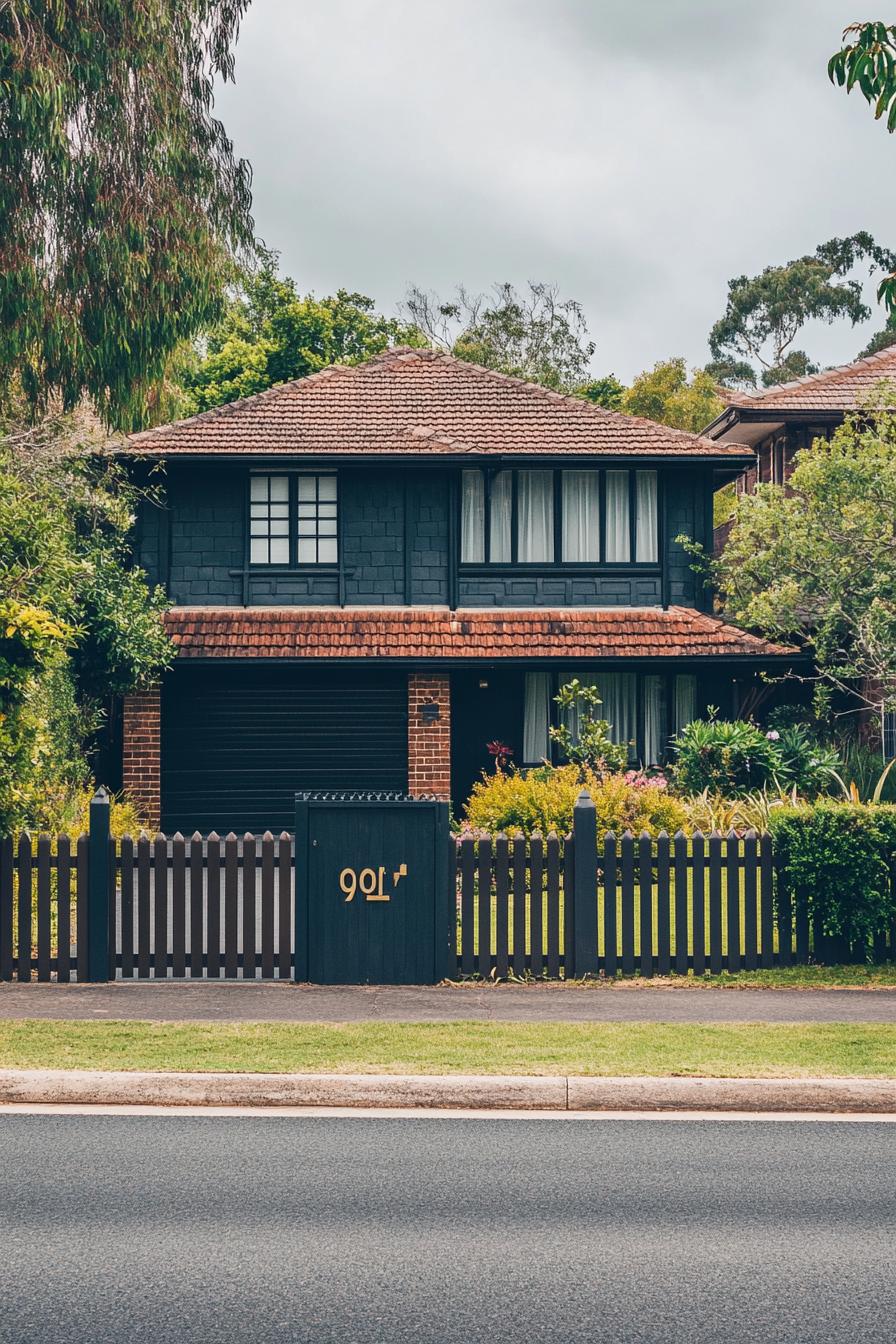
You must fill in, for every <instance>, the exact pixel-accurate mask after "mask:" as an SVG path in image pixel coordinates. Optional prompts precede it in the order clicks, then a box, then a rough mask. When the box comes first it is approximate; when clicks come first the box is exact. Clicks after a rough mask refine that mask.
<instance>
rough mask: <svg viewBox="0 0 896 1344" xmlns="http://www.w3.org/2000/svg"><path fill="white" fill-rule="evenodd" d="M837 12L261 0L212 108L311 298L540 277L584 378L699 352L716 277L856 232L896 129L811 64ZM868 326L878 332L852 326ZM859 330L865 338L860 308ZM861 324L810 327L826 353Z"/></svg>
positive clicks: (677, 2) (840, 11)
mask: <svg viewBox="0 0 896 1344" xmlns="http://www.w3.org/2000/svg"><path fill="white" fill-rule="evenodd" d="M853 17H854V15H853V5H852V3H851V2H850V0H788V3H787V5H783V6H782V5H781V3H780V0H753V3H752V4H751V5H749V6H747V5H741V4H737V5H735V4H730V3H722V2H720V0H628V3H623V2H622V0H593V2H592V3H588V0H553V3H535V0H488V3H482V0H478V3H474V2H473V0H453V3H452V4H451V5H450V6H442V5H439V4H437V3H435V0H375V3H374V2H373V0H370V2H368V0H326V2H324V0H303V2H302V3H301V4H296V3H295V2H294V0H256V3H255V5H254V6H253V8H252V9H251V10H250V12H249V15H248V17H247V19H246V21H245V24H244V30H243V35H242V38H241V41H240V45H239V48H238V51H237V84H236V86H235V87H233V88H231V87H228V88H227V89H225V90H224V91H223V92H222V95H221V97H220V100H219V111H220V113H221V115H222V117H223V119H224V121H225V124H226V125H227V127H228V130H229V131H230V132H231V134H232V135H233V136H234V139H235V141H236V145H237V149H238V151H239V152H240V153H242V154H244V155H245V156H246V157H247V158H249V159H250V161H251V162H252V164H253V167H254V172H255V213H256V220H257V224H258V231H259V233H260V234H261V235H262V236H263V237H264V238H265V240H266V241H267V242H268V243H269V244H270V245H272V246H275V247H278V248H279V249H280V250H281V251H282V253H283V262H284V267H285V269H287V270H288V271H289V272H290V273H291V274H293V275H295V276H296V277H297V279H298V280H299V282H300V284H301V285H302V286H304V287H306V288H308V289H315V290H317V291H318V292H326V291H331V290H333V289H335V288H336V287H338V286H339V285H346V286H348V287H350V288H352V289H360V290H362V291H364V292H366V293H369V294H371V295H373V297H374V298H375V299H376V301H377V302H378V303H379V304H380V305H381V306H382V307H383V308H392V307H393V306H394V305H395V303H396V302H397V301H398V300H399V299H400V298H401V297H402V295H403V293H404V291H405V289H406V287H407V285H408V283H410V282H415V283H417V284H420V285H421V286H423V287H424V288H432V289H436V290H439V291H445V290H447V289H449V288H450V287H452V286H453V285H454V284H456V283H457V282H459V281H463V282H465V283H466V284H467V285H469V286H470V287H471V288H486V287H488V286H489V285H490V284H491V283H492V282H493V281H496V280H505V279H508V280H512V281H515V282H523V281H525V280H527V279H539V280H541V279H543V280H549V281H553V282H556V283H557V284H559V285H560V287H561V289H562V291H563V293H564V294H565V295H568V296H571V297H575V298H577V299H579V300H580V301H581V302H582V303H583V304H584V306H585V309H586V312H587V314H588V319H589V325H590V327H591V331H592V335H593V336H594V339H595V340H596V341H597V344H598V350H597V354H596V356H595V360H594V364H595V368H596V369H598V370H609V369H611V368H612V369H614V370H615V371H616V373H617V374H619V375H620V376H623V377H626V378H630V377H631V376H633V375H634V374H635V373H636V372H637V371H638V370H640V369H641V368H644V367H646V366H648V365H650V364H652V363H653V362H654V361H655V360H657V359H660V358H663V357H665V356H667V355H669V354H673V353H681V354H684V355H685V356H686V357H687V358H688V359H689V360H690V361H691V362H692V363H700V362H703V361H704V360H705V359H706V358H707V350H706V334H707V332H708V330H709V327H710V326H711V325H712V322H713V321H714V320H715V319H716V317H718V316H719V314H720V313H721V311H722V309H723V307H724V302H725V292H726V286H727V281H728V279H729V278H730V277H731V276H732V275H736V274H740V273H742V272H745V271H746V272H751V271H755V270H758V269H761V267H762V266H764V265H767V264H770V263H773V262H780V261H785V260H788V259H789V258H790V257H792V256H796V255H800V254H802V253H805V252H807V251H811V250H812V249H813V248H814V247H815V245H816V244H817V243H818V242H820V241H822V240H823V239H826V238H828V237H831V236H833V235H835V234H845V233H851V232H854V231H855V230H856V229H859V228H867V229H869V230H870V231H871V232H872V233H874V234H875V235H876V236H877V237H879V239H880V241H881V242H883V243H886V244H888V245H894V244H896V221H894V217H893V183H894V180H896V140H894V139H891V138H890V137H888V136H887V135H886V133H885V132H884V131H883V130H882V128H881V127H880V126H878V125H875V124H874V123H873V121H872V119H871V115H870V113H869V111H868V109H867V108H866V107H865V105H864V104H863V103H859V102H858V101H857V99H856V96H855V95H853V96H852V97H851V98H847V97H846V96H845V95H844V94H843V93H842V92H840V91H838V90H834V89H833V88H832V87H831V85H830V84H829V82H828V80H827V76H826V71H825V65H826V61H827V57H828V56H829V55H830V53H831V52H832V51H833V50H834V49H835V48H836V46H837V45H838V42H839V35H840V31H841V29H842V28H843V27H844V25H845V24H846V23H847V22H848V21H850V19H851V18H853ZM873 325H875V324H872V326H873ZM876 325H880V321H879V320H877V322H876ZM866 339H867V337H865V336H864V335H863V334H862V333H858V332H855V331H851V330H849V329H846V330H845V331H844V330H843V329H842V328H837V329H833V330H831V329H824V330H823V331H821V332H820V333H817V338H816V335H815V334H813V345H812V347H811V348H812V350H813V352H814V353H816V355H817V356H818V357H820V358H821V359H822V360H824V361H832V362H833V361H840V360H844V359H847V358H850V357H851V356H852V355H853V354H855V352H856V351H857V350H858V349H859V348H860V346H861V345H862V344H864V342H865V340H866Z"/></svg>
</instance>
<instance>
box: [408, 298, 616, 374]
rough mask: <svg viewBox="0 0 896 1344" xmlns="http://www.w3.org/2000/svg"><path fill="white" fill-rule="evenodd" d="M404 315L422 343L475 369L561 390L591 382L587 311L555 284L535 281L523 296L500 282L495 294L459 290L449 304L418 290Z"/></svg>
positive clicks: (592, 346) (590, 347)
mask: <svg viewBox="0 0 896 1344" xmlns="http://www.w3.org/2000/svg"><path fill="white" fill-rule="evenodd" d="M402 313H403V315H404V316H405V317H406V318H407V320H408V321H409V322H410V323H411V324H413V326H414V327H415V328H416V329H417V333H418V339H419V340H420V341H422V342H424V343H425V344H427V345H434V346H437V347H440V348H441V349H443V350H450V351H451V353H452V354H454V355H456V356H457V357H458V358H459V359H466V360H469V361H470V362H471V363H473V364H483V365H485V367H486V368H489V369H498V370H500V372H501V373H509V374H512V375H513V376H514V377H517V378H526V379H528V380H529V381H530V382H533V383H542V384H543V385H544V386H545V387H552V388H555V389H557V390H559V391H562V392H574V391H576V390H577V389H578V388H580V387H581V386H582V384H583V383H584V382H585V381H586V379H587V376H588V365H589V361H590V359H591V356H592V355H593V354H594V342H593V341H590V340H588V330H587V327H586V324H585V314H584V311H583V310H582V306H581V304H579V303H577V302H576V300H575V299H560V298H559V295H558V292H557V290H556V288H555V287H554V286H552V285H547V284H542V283H536V282H530V283H529V285H528V288H527V291H526V292H524V293H520V292H519V291H518V290H517V289H515V288H514V286H513V285H511V284H508V283H504V284H496V285H494V286H493V287H492V292H491V294H490V295H485V294H471V293H470V292H469V291H468V290H466V289H465V288H464V287H463V285H460V286H458V288H457V290H456V291H455V293H454V295H453V296H452V298H450V299H447V300H446V299H440V298H439V297H438V296H437V295H435V294H428V293H426V292H424V291H423V290H421V289H418V288H417V287H416V286H412V287H411V289H409V290H408V293H407V295H406V296H405V301H404V304H403V305H402Z"/></svg>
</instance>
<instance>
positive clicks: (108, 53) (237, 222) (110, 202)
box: [0, 0, 253, 428]
mask: <svg viewBox="0 0 896 1344" xmlns="http://www.w3.org/2000/svg"><path fill="white" fill-rule="evenodd" d="M248 3H249V0H142V3H140V4H137V5H135V4H131V3H128V0H104V3H102V4H96V3H86V0H58V2H57V3H54V4H50V5H47V4H34V3H31V2H30V0H29V3H18V4H13V5H8V4H7V5H0V82H2V87H3V97H2V100H0V378H7V379H8V378H10V377H11V376H13V375H15V376H16V377H17V378H18V379H19V380H20V383H21V387H22V389H23V391H24V393H25V395H26V396H27V398H28V400H29V401H30V402H31V404H32V405H33V406H35V407H38V408H43V407H45V406H46V405H47V401H48V397H49V396H50V394H51V392H54V391H55V392H58V393H59V394H60V395H61V397H62V401H63V404H64V406H65V407H66V408H69V409H70V408H72V407H74V406H75V405H76V404H77V403H78V401H79V399H80V398H81V396H82V394H83V393H85V392H86V393H88V394H89V395H90V396H91V397H92V398H93V400H94V402H95V404H96V406H97V407H98V408H99V410H100V411H101V413H102V414H103V415H104V416H105V417H106V419H107V420H108V421H109V423H112V424H116V425H118V426H120V427H122V428H133V427H136V426H139V425H140V424H141V423H142V422H143V420H144V419H145V415H146V409H147V403H148V397H149V393H150V389H151V388H152V386H153V385H154V384H155V383H157V382H158V381H159V380H161V378H162V377H163V374H164V371H165V366H166V361H167V359H168V356H169V353H170V352H171V351H172V350H173V349H174V348H175V347H176V346H177V344H178V342H180V341H183V340H184V339H187V338H190V337H193V336H194V335H196V334H197V333H198V332H199V331H201V330H203V329H204V328H206V327H207V326H208V324H209V323H210V322H211V321H213V320H214V319H215V318H216V317H218V316H219V314H220V310H221V299H222V294H223V288H224V280H225V275H226V271H227V268H228V266H229V263H230V258H231V257H232V256H233V255H234V254H235V253H237V252H239V251H242V250H249V249H251V246H252V242H253V227H252V220H251V217H250V213H249V212H250V207H251V198H250V192H249V180H250V172H249V167H248V165H247V164H246V163H245V162H243V161H242V160H237V159H235V158H234V155H233V150H232V146H231V143H230V141H229V140H228V138H227V136H226V134H225V132H224V128H223V127H222V125H221V123H220V122H219V121H218V120H217V119H216V118H215V117H214V116H213V113H212V109H213V101H214V97H213V95H214V87H215V83H216V81H217V80H218V79H224V80H226V79H229V78H231V77H232V74H233V57H232V54H231V48H232V46H233V44H234V43H235V40H236V36H237V31H238V28H239V23H240V19H241V18H242V15H243V13H244V12H245V10H246V9H247V7H248Z"/></svg>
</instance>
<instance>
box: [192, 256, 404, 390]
mask: <svg viewBox="0 0 896 1344" xmlns="http://www.w3.org/2000/svg"><path fill="white" fill-rule="evenodd" d="M260 255H261V264H260V266H259V267H258V268H257V269H255V270H252V271H246V272H245V273H244V274H243V275H242V276H241V277H240V280H239V284H238V287H237V289H236V291H235V292H234V293H233V295H232V296H231V298H230V301H229V302H228V305H227V311H226V312H225V314H224V317H223V319H222V321H221V322H219V323H218V324H217V325H216V326H215V327H213V328H212V330H211V332H210V333H209V335H208V336H207V338H206V339H205V340H204V341H203V343H202V348H201V350H197V351H195V352H194V354H193V357H192V358H191V359H190V358H188V357H182V358H181V361H180V364H179V367H177V368H176V369H175V370H173V371H172V375H173V379H174V381H176V382H177V383H179V385H180V389H181V392H180V404H179V406H178V408H177V414H179V415H192V414H194V413H195V412H196V411H204V410H207V409H208V408H209V407H211V406H219V405H222V404H223V403H225V402H228V401H236V400H238V399H239V398H240V397H249V396H252V395H253V394H254V393H256V392H264V391H265V390H266V389H267V388H269V387H273V386H275V384H277V383H283V382H286V381H287V380H289V379H291V378H303V377H304V376H305V375H306V374H309V373H316V372H317V371H318V370H319V369H323V368H326V367H327V366H328V365H330V364H357V363H360V362H361V361H362V360H364V359H368V358H369V357H370V356H371V355H376V354H379V353H380V352H381V351H382V350H385V349H387V348H388V347H389V346H390V345H401V344H414V343H417V344H419V337H418V334H417V332H416V329H415V328H414V327H409V326H407V325H405V324H403V323H401V322H399V321H398V320H397V319H395V318H387V317H383V316H381V315H380V314H379V313H376V312H374V304H373V300H372V299H369V298H367V296H366V295H364V294H350V293H349V292H348V291H347V290H344V289H340V290H337V292H336V294H334V295H330V296H329V297H328V298H323V299H317V298H315V296H314V295H313V294H308V295H301V294H299V292H298V288H297V286H296V283H295V281H294V280H292V279H290V278H289V277H288V276H281V275H280V274H279V263H278V258H277V254H276V253H275V252H270V251H261V253H260Z"/></svg>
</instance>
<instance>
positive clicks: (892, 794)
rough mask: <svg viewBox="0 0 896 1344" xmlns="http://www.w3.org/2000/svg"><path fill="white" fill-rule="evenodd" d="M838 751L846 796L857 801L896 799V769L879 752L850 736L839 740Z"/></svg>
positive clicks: (888, 800)
mask: <svg viewBox="0 0 896 1344" xmlns="http://www.w3.org/2000/svg"><path fill="white" fill-rule="evenodd" d="M839 754H840V765H839V767H838V769H837V775H838V777H839V780H840V781H842V786H843V793H844V796H845V797H846V798H848V799H850V800H852V801H855V802H857V803H870V802H881V801H883V802H886V803H892V802H896V770H894V769H893V768H891V765H890V762H888V761H885V760H884V758H883V755H882V753H881V752H880V751H878V750H877V749H876V748H874V747H871V746H869V745H868V743H867V742H862V741H861V740H860V739H858V738H856V737H849V738H847V739H846V740H845V741H843V742H841V743H840V745H839ZM875 795H877V796H876V797H875Z"/></svg>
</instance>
